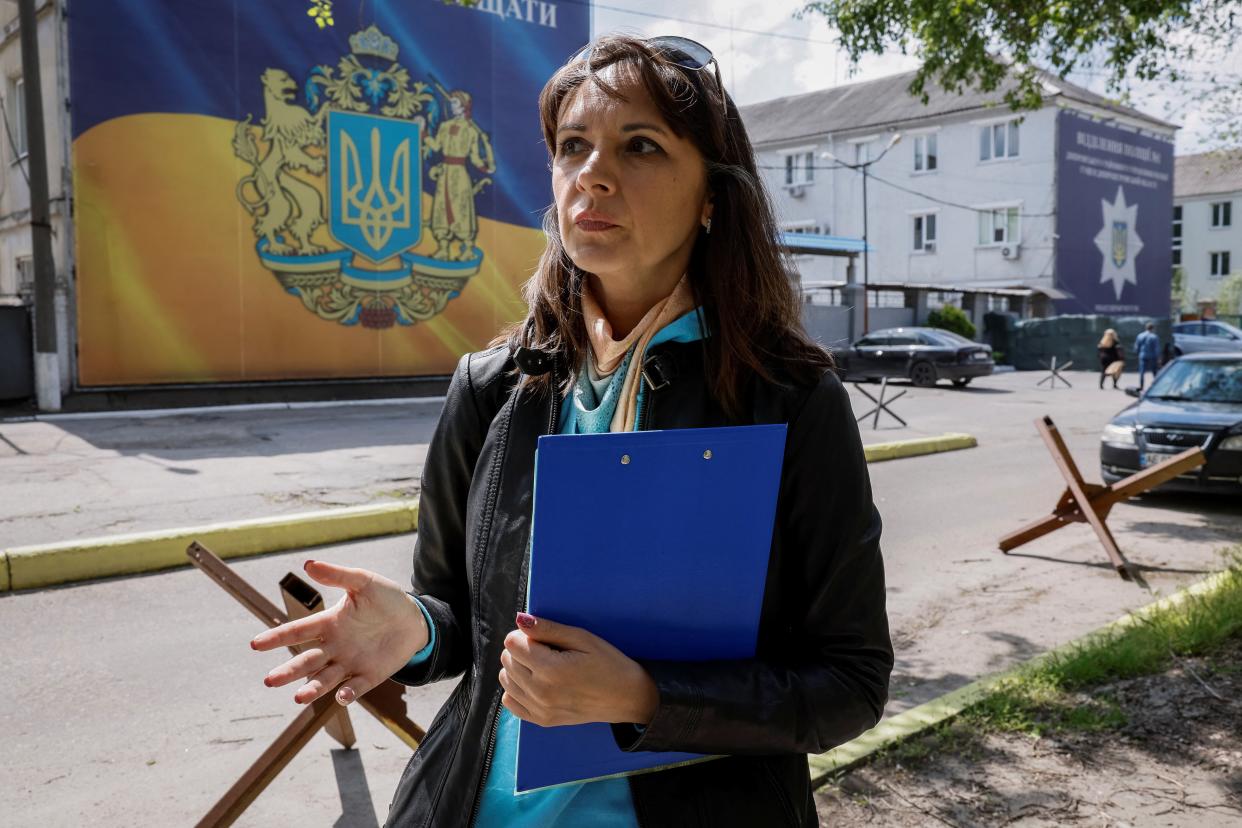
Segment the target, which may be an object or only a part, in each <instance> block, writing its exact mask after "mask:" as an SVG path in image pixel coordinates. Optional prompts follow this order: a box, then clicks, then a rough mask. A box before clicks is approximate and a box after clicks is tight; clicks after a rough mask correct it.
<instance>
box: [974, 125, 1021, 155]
mask: <svg viewBox="0 0 1242 828" xmlns="http://www.w3.org/2000/svg"><path fill="white" fill-rule="evenodd" d="M1017 157H1018V119H1017V118H1014V119H1013V120H1010V121H1003V122H1001V123H999V124H985V125H984V126H981V127H979V160H980V161H994V160H997V159H999V158H1017Z"/></svg>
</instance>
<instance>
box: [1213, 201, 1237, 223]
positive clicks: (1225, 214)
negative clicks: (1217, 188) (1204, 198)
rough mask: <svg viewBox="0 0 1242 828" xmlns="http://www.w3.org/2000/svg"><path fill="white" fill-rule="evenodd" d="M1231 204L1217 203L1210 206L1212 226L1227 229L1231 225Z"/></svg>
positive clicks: (1230, 202)
mask: <svg viewBox="0 0 1242 828" xmlns="http://www.w3.org/2000/svg"><path fill="white" fill-rule="evenodd" d="M1232 213H1233V202H1232V201H1218V202H1216V203H1215V204H1213V205H1212V226H1213V227H1229V226H1231V225H1232V224H1233V215H1232Z"/></svg>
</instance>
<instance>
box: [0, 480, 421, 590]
mask: <svg viewBox="0 0 1242 828" xmlns="http://www.w3.org/2000/svg"><path fill="white" fill-rule="evenodd" d="M417 525H418V501H417V500H409V501H404V502H401V503H382V504H373V505H367V506H351V507H348V508H344V509H326V510H323V511H318V512H302V513H300V514H293V515H282V516H280V517H275V518H259V519H256V520H240V521H234V522H232V523H214V524H208V525H206V526H194V527H189V528H179V529H170V530H165V531H161V532H140V533H135V534H130V535H117V536H115V537H107V538H91V539H87V540H81V541H74V542H72V543H49V544H41V545H39V546H22V547H15V548H13V549H8V550H4V551H0V555H2V556H3V557H4V558H5V560H6V561H7V566H6V567H5V568H4V570H3V572H4V573H5V574H4V575H0V588H2V589H3V590H15V589H31V588H34V587H42V586H50V585H52V584H62V583H66V582H68V581H82V580H86V579H89V578H103V577H107V576H110V575H127V574H132V573H135V572H151V571H154V570H158V569H168V568H170V567H176V566H185V565H186V564H187V560H186V556H185V548H186V546H188V545H189V543H190V541H191V540H197V541H199V542H201V543H202V544H203V545H205V546H207V547H209V548H210V549H211V550H212V551H213V552H215V553H216V554H217V555H219V556H220V557H221V558H237V557H244V556H247V555H259V554H262V553H264V552H279V551H282V550H286V549H301V548H305V547H310V546H320V545H323V544H327V543H340V542H342V541H349V540H356V539H358V538H369V537H375V536H377V535H393V534H398V533H402V532H413V531H414V529H415V527H417Z"/></svg>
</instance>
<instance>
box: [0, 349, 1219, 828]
mask: <svg viewBox="0 0 1242 828" xmlns="http://www.w3.org/2000/svg"><path fill="white" fill-rule="evenodd" d="M1069 377H1070V379H1071V381H1072V382H1074V383H1075V387H1074V388H1073V389H1064V388H1062V389H1058V390H1056V391H1048V390H1046V389H1043V388H1036V387H1035V382H1036V379H1037V378H1038V377H1037V376H1036V375H1034V374H1029V373H1022V374H1013V373H1011V374H1003V375H998V376H995V377H991V378H987V379H985V380H983V381H981V382H978V383H976V384H974V385H972V386H970V387H969V388H968V389H966V390H956V389H952V388H948V387H944V388H936V389H910V390H909V393H907V394H906V396H904V397H903V398H902V399H900V400H899V401H898V402H897V403H896V404H895V405H894V409H895V410H896V411H897V412H898V413H899V414H901V415H902V416H903V417H905V418H906V419H907V420H908V421H909V423H910V425H909V427H907V428H895V427H893V428H890V427H882V428H880V429H878V430H872V429H871V428H870V424H869V423H867V424H866V425H865V426H864V429H863V437H864V440H866V441H868V442H875V441H882V440H890V439H904V438H908V437H914V436H922V435H926V434H937V433H941V432H945V431H965V432H968V433H971V434H974V435H975V436H976V437H977V438H978V440H979V446H978V447H977V448H974V449H970V450H966V451H958V452H952V453H946V454H940V455H933V456H927V457H919V458H909V459H903V460H896V461H890V462H886V463H877V464H873V465H872V466H871V467H870V469H871V476H872V483H873V488H874V490H875V495H876V498H877V501H878V502H879V506H880V510H881V513H882V515H883V517H884V521H885V529H884V536H883V548H884V555H885V565H886V571H887V577H888V584H889V589H888V607H889V614H890V619H891V622H892V628H893V638H894V644H895V646H896V649H897V655H898V663H897V669H896V671H895V674H894V681H893V693H892V695H893V698H892V701H891V703H890V706H889V711H888V712H889V713H890V714H891V713H895V712H898V711H900V710H902V709H906V708H907V707H909V706H910V705H912V704H917V703H919V702H922V701H926V700H927V699H929V698H931V697H933V696H935V695H937V694H939V693H941V692H944V691H946V690H949V689H952V688H954V687H957V686H961V685H962V684H964V683H966V682H968V681H970V680H973V679H974V678H977V677H978V676H980V675H982V674H984V673H987V672H990V671H994V670H998V669H1002V668H1004V667H1006V666H1009V665H1011V664H1013V663H1015V662H1016V661H1018V660H1021V659H1025V658H1027V657H1029V656H1030V655H1033V654H1035V653H1037V652H1039V651H1041V650H1044V649H1046V648H1048V647H1050V646H1053V645H1055V644H1059V643H1061V642H1064V641H1066V640H1069V639H1071V638H1073V637H1075V636H1078V635H1080V634H1082V633H1084V632H1087V631H1089V630H1091V629H1094V628H1096V627H1098V626H1100V625H1101V624H1104V623H1106V622H1108V621H1110V620H1112V619H1113V618H1115V617H1117V616H1119V615H1121V614H1122V613H1123V612H1124V611H1125V610H1127V609H1130V608H1133V607H1137V606H1140V605H1142V604H1145V603H1148V602H1149V601H1151V600H1152V599H1153V593H1158V594H1166V593H1168V592H1170V591H1172V590H1174V589H1175V588H1176V587H1178V586H1180V585H1183V584H1187V583H1190V582H1192V581H1194V580H1196V579H1198V578H1200V577H1202V574H1203V573H1205V572H1207V571H1209V570H1211V569H1213V568H1216V567H1218V566H1219V564H1218V556H1217V550H1218V549H1220V548H1222V547H1223V546H1225V545H1227V544H1229V543H1235V542H1237V541H1238V540H1239V539H1242V499H1239V498H1237V497H1211V498H1209V497H1195V496H1177V497H1164V496H1154V497H1146V498H1142V499H1140V500H1138V501H1135V502H1132V503H1127V504H1122V505H1119V506H1117V507H1116V508H1115V509H1114V511H1113V515H1112V517H1111V518H1110V525H1111V526H1112V528H1113V531H1114V533H1115V535H1116V536H1117V539H1118V541H1119V542H1120V544H1121V545H1122V547H1123V549H1124V550H1125V551H1126V553H1127V554H1128V555H1129V557H1130V558H1131V560H1133V561H1135V562H1137V563H1139V564H1141V565H1142V566H1143V567H1144V579H1145V582H1146V584H1147V588H1146V589H1145V588H1143V587H1142V586H1139V585H1136V584H1134V583H1126V582H1123V581H1121V580H1120V579H1119V578H1118V577H1117V576H1116V574H1115V573H1114V572H1113V570H1112V568H1111V566H1109V564H1108V562H1107V559H1106V557H1105V556H1104V553H1103V550H1102V549H1101V548H1100V546H1099V544H1098V542H1097V541H1096V540H1095V538H1094V535H1093V534H1092V532H1091V530H1090V529H1089V528H1088V527H1086V526H1085V525H1074V526H1071V527H1067V528H1065V529H1062V530H1059V531H1057V532H1056V533H1054V534H1052V535H1050V536H1047V537H1045V538H1043V539H1041V540H1039V541H1036V542H1033V543H1031V544H1029V545H1028V546H1026V547H1023V548H1022V549H1021V550H1017V551H1016V552H1015V553H1014V554H1010V555H1007V556H1006V555H1001V554H1000V553H998V552H997V551H996V546H995V544H996V539H997V538H998V537H999V536H1000V535H1002V534H1004V533H1006V532H1007V531H1010V530H1012V529H1014V528H1016V527H1018V526H1020V525H1022V524H1023V523H1024V522H1026V521H1029V520H1032V519H1034V518H1036V517H1039V516H1040V515H1042V514H1044V513H1046V512H1047V511H1049V510H1050V509H1051V507H1052V505H1053V504H1054V503H1055V501H1056V499H1057V497H1058V496H1059V495H1060V493H1061V490H1062V488H1063V485H1062V484H1061V482H1060V477H1059V475H1058V474H1057V472H1056V470H1055V467H1054V466H1053V465H1052V463H1051V461H1050V459H1049V457H1048V454H1047V451H1046V450H1045V448H1044V446H1043V443H1042V441H1041V440H1040V439H1039V437H1038V435H1037V434H1036V431H1035V429H1034V426H1033V421H1034V420H1035V418H1036V417H1039V416H1042V415H1044V414H1048V415H1050V416H1052V417H1053V419H1054V420H1055V421H1056V423H1057V424H1058V426H1060V429H1061V431H1062V434H1063V435H1064V436H1065V437H1066V440H1067V442H1068V443H1069V445H1070V448H1071V450H1072V451H1073V453H1074V455H1075V457H1076V458H1077V460H1078V462H1079V464H1080V466H1081V468H1082V471H1083V474H1084V476H1085V477H1086V478H1087V479H1088V480H1093V481H1096V482H1098V481H1099V474H1098V470H1097V468H1096V464H1095V458H1096V451H1097V445H1098V435H1099V430H1100V428H1101V426H1102V425H1103V424H1104V422H1106V421H1107V419H1108V418H1109V416H1110V415H1111V414H1112V413H1114V412H1115V411H1116V410H1118V409H1119V408H1121V407H1122V406H1123V405H1124V404H1125V403H1126V402H1127V401H1128V398H1126V397H1124V396H1123V395H1121V394H1120V392H1115V391H1111V390H1108V391H1100V390H1098V389H1096V387H1095V380H1094V377H1092V376H1089V375H1086V374H1070V375H1069ZM904 387H907V388H908V386H904ZM869 390H871V391H873V393H874V392H876V391H878V388H876V387H871V388H869ZM891 390H893V389H890V391H891ZM851 393H853V394H854V395H855V408H856V411H858V413H862V412H863V411H864V410H866V408H867V407H869V403H868V401H867V400H866V399H865V398H863V397H862V396H861V395H859V394H857V392H853V391H852V392H851ZM437 412H438V409H437V407H436V406H434V405H428V404H422V405H411V404H405V405H393V406H356V407H334V408H324V409H309V410H304V411H284V412H218V413H211V414H205V415H186V416H180V417H172V418H159V419H157V420H149V421H145V422H139V421H136V420H132V419H121V420H102V419H101V420H67V421H54V422H26V423H0V533H3V534H0V542H2V543H4V544H5V545H12V543H15V542H29V543H33V542H39V541H45V540H57V539H65V538H68V537H75V536H79V537H80V536H84V535H98V534H106V533H107V532H109V531H126V530H130V529H140V528H142V529H145V528H152V529H154V528H165V527H169V526H177V525H185V524H188V523H199V522H203V523H206V522H213V521H218V520H224V519H228V518H232V517H239V518H240V517H258V516H262V515H265V514H273V513H276V512H280V511H298V510H301V509H305V508H312V507H321V506H324V505H328V504H331V503H358V502H370V501H372V500H377V499H385V498H390V497H399V496H408V495H409V494H412V493H413V492H414V491H416V484H417V478H418V473H419V468H420V464H421V459H422V457H423V455H424V451H425V441H426V439H427V438H428V436H429V435H430V431H431V428H432V427H433V426H434V421H435V416H436V413H437ZM889 422H890V423H891V424H892V425H894V426H895V425H896V424H895V423H892V421H889ZM881 425H882V426H883V425H884V423H883V422H882V423H881ZM6 451H7V452H8V453H7V455H6V454H4V452H6ZM15 539H20V540H15ZM410 548H411V539H410V538H409V537H393V538H384V539H379V540H373V541H364V542H357V543H352V544H345V545H341V546H337V547H330V548H323V549H316V550H312V551H308V552H298V553H282V554H274V555H267V556H262V557H258V558H252V559H249V560H242V561H234V562H233V563H232V565H233V566H234V568H235V569H236V570H237V571H238V572H239V573H240V574H241V575H242V576H243V577H245V578H247V579H248V580H249V581H250V582H251V583H252V584H254V585H255V586H256V587H258V588H260V589H261V590H262V591H264V592H265V594H267V595H268V596H269V597H270V598H272V599H273V600H278V594H277V590H276V584H277V581H278V580H279V578H280V576H281V575H283V574H284V573H285V572H287V571H300V569H301V561H302V560H304V559H305V558H306V557H309V556H310V555H311V554H313V555H314V556H315V557H318V558H324V559H327V560H333V561H337V562H340V563H345V564H350V565H355V566H363V567H367V568H370V569H373V570H375V571H377V572H380V573H382V574H384V575H387V576H388V577H391V578H393V579H394V580H397V581H399V582H405V581H406V579H407V578H408V573H409V567H410V561H409V555H410ZM322 591H323V592H324V595H325V600H326V601H327V603H328V604H329V605H330V604H332V603H333V602H334V601H335V599H336V597H337V596H338V595H339V593H338V592H337V591H335V590H332V589H329V588H324V589H323V590H322ZM0 629H3V630H4V631H5V633H6V635H5V636H4V637H3V639H2V640H0V692H2V693H3V694H4V697H5V698H6V699H8V700H9V703H8V704H7V705H5V706H4V708H3V709H2V710H0V777H2V778H4V779H5V780H6V782H7V783H8V784H6V785H4V786H2V787H0V823H3V824H4V825H6V826H7V825H10V824H11V825H16V826H27V825H30V826H34V825H38V826H62V825H63V826H71V825H72V826H79V825H107V826H112V825H116V826H122V825H124V826H132V825H144V826H145V825H158V826H165V825H181V824H192V823H193V822H195V821H196V820H197V819H198V818H199V817H201V816H202V815H203V814H204V813H205V812H206V810H207V809H208V808H209V807H210V806H211V805H212V803H213V802H214V801H215V800H216V798H217V797H218V796H219V795H220V794H221V793H223V792H224V791H225V790H226V789H227V788H228V786H229V785H230V784H232V782H233V781H234V780H235V779H236V778H237V777H238V776H239V775H240V774H241V773H242V771H243V770H245V768H246V767H247V766H248V765H249V763H250V762H251V761H253V760H254V759H255V758H256V757H257V756H258V755H259V753H260V752H261V751H262V750H263V748H264V747H266V745H267V744H269V743H270V741H271V740H272V739H274V738H275V736H276V735H277V733H278V732H279V731H280V729H281V728H282V727H283V726H284V725H285V723H287V721H288V720H289V719H290V718H291V717H292V716H293V715H294V713H295V712H296V711H295V707H294V705H293V703H292V702H291V700H290V696H291V695H292V693H293V688H292V687H286V688H278V689H268V688H265V687H264V686H263V685H262V678H263V675H264V674H265V673H266V672H267V671H268V670H269V669H270V668H271V667H273V666H275V665H276V664H277V663H279V662H280V661H281V660H283V659H282V657H281V656H280V655H278V654H276V653H254V652H252V651H251V650H250V649H249V647H248V646H247V645H246V642H247V641H248V640H249V638H250V637H251V636H253V635H254V634H255V632H257V630H258V627H257V623H256V622H255V621H254V619H253V617H252V616H250V615H249V613H247V612H246V611H245V610H243V609H242V608H241V606H240V605H238V604H236V603H235V602H234V601H233V600H232V599H231V598H230V597H229V596H228V595H226V594H225V593H224V592H223V591H222V590H220V589H219V588H218V587H216V586H215V585H214V584H213V583H212V582H211V581H209V580H208V579H207V578H206V577H205V576H203V575H202V574H201V573H199V572H198V571H197V570H194V569H189V568H187V569H183V570H177V571H171V572H166V573H157V574H152V575H146V576H141V577H128V578H114V579H106V580H100V581H95V582H90V583H85V584H78V585H70V586H65V587H60V588H53V589H43V590H32V591H27V592H19V593H12V594H6V595H0ZM450 689H451V684H450V683H448V682H445V683H441V684H440V685H435V686H431V687H427V688H420V689H418V690H416V691H411V692H410V693H409V694H408V698H409V700H410V710H411V716H412V717H413V718H414V719H415V720H417V721H419V722H421V723H423V724H424V725H425V724H426V723H428V722H429V721H430V720H431V718H432V717H433V715H434V713H435V711H436V709H438V706H439V704H440V702H441V701H442V700H443V699H444V698H445V696H447V694H448V692H449V690H450ZM353 720H354V726H355V729H356V731H357V734H358V743H357V749H356V750H352V751H346V750H342V749H340V748H339V746H337V745H336V743H335V742H333V741H332V740H331V739H330V737H328V736H327V735H326V734H324V733H320V734H318V735H316V736H315V737H314V738H313V739H312V740H311V742H310V743H309V744H308V745H307V747H306V748H305V749H304V750H303V751H302V752H301V753H300V754H299V755H298V756H297V757H296V758H295V759H294V760H293V762H292V763H291V764H290V765H289V767H288V768H287V769H286V770H285V771H284V773H282V774H281V775H280V776H279V777H278V778H277V780H276V781H275V782H274V783H273V784H272V785H271V786H270V787H269V788H268V789H267V790H266V791H265V792H264V793H263V795H262V796H260V797H259V798H258V799H257V800H256V801H255V803H254V804H253V805H252V806H251V807H250V809H249V810H248V811H247V812H246V814H245V815H244V816H243V818H242V819H241V820H239V821H238V822H237V823H236V824H237V825H241V826H271V825H292V824H299V825H307V826H312V825H334V826H374V825H377V824H379V823H380V822H382V821H383V818H384V815H385V813H386V812H387V807H388V803H389V801H390V799H391V796H392V793H393V791H394V789H395V785H396V782H397V779H398V778H399V776H400V773H401V771H402V769H403V768H404V766H405V764H406V762H407V761H408V759H409V751H408V749H407V748H406V747H405V746H404V745H403V744H402V743H400V742H399V741H397V739H396V738H395V737H394V736H392V735H391V734H390V733H388V731H386V730H384V729H383V728H382V727H381V726H380V725H378V724H377V723H375V722H374V721H372V720H371V719H370V717H369V716H368V715H367V714H366V713H365V712H363V711H361V710H356V711H355V712H354V713H353ZM463 807H468V805H463Z"/></svg>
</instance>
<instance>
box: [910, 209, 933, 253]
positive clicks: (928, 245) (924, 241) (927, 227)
mask: <svg viewBox="0 0 1242 828" xmlns="http://www.w3.org/2000/svg"><path fill="white" fill-rule="evenodd" d="M914 250H915V252H917V253H935V252H936V214H935V213H923V214H922V215H917V216H915V217H914Z"/></svg>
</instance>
